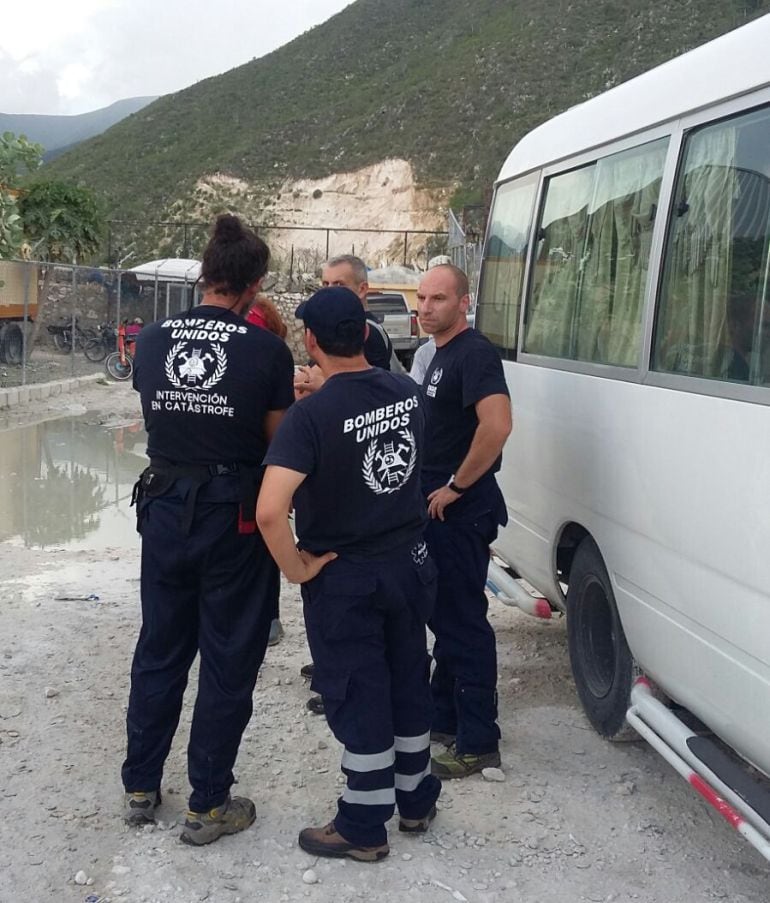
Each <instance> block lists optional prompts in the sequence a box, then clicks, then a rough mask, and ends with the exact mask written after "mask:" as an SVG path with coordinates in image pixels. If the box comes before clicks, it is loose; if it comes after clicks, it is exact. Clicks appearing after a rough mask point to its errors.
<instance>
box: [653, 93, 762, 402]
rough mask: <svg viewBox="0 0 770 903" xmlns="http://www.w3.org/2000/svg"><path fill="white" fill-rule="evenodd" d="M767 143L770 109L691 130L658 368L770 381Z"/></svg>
mask: <svg viewBox="0 0 770 903" xmlns="http://www.w3.org/2000/svg"><path fill="white" fill-rule="evenodd" d="M768 148H770V112H768V110H767V109H762V110H755V111H752V112H750V113H744V114H742V115H740V116H736V117H733V118H731V119H728V120H723V121H722V122H719V123H716V124H713V125H709V126H706V127H704V128H700V129H697V130H694V131H692V132H691V133H690V134H689V135H688V136H687V140H686V143H685V149H684V157H683V163H682V165H681V168H680V173H679V176H678V180H677V186H676V191H675V195H674V205H673V210H672V217H671V223H670V225H669V230H668V231H669V235H668V242H667V247H666V255H665V260H664V269H663V278H662V282H661V292H660V301H659V308H658V313H657V323H656V329H655V343H654V353H653V361H652V367H653V369H655V370H662V371H665V372H668V373H680V374H685V375H687V376H699V377H705V378H707V379H717V380H724V381H728V382H735V383H739V384H744V385H767V384H768V383H770V310H769V309H768V300H769V299H768V285H767V283H768V267H769V263H768V240H769V239H770V228H768V218H769V216H770V181H769V180H768V176H770V151H768ZM765 337H767V338H766V339H765Z"/></svg>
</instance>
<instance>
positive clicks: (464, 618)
mask: <svg viewBox="0 0 770 903" xmlns="http://www.w3.org/2000/svg"><path fill="white" fill-rule="evenodd" d="M469 300H470V299H469V295H468V279H467V277H466V276H465V273H463V271H462V270H460V269H458V268H457V267H454V266H452V265H451V264H442V265H440V266H436V267H434V268H433V269H431V270H428V272H427V273H426V274H425V275H424V276H423V278H422V280H421V282H420V286H419V288H418V290H417V305H418V311H419V317H420V324H421V325H422V328H423V330H424V331H425V332H427V333H428V334H430V335H432V336H433V337H434V339H435V342H436V353H435V354H434V356H433V359H432V360H431V362H430V364H429V365H428V369H427V371H426V373H425V377H424V380H423V384H422V388H423V391H424V392H425V403H426V405H427V407H428V431H427V437H426V446H425V459H424V461H423V468H422V480H423V486H424V490H425V494H426V496H427V498H428V514H429V515H430V522H429V525H428V528H427V530H426V531H425V539H426V541H427V543H428V549H429V551H430V554H431V556H432V557H433V558H434V559H435V561H436V566H437V567H438V572H439V589H438V595H437V600H436V608H435V611H434V614H433V618H432V619H431V621H430V623H429V627H430V629H431V630H432V631H433V634H434V635H435V638H436V641H435V644H434V647H433V658H434V660H435V663H436V667H435V669H434V671H433V677H432V679H431V688H432V690H433V702H434V704H435V707H436V714H435V718H434V722H433V738H434V739H435V740H438V741H443V742H444V743H446V744H447V746H448V749H447V751H446V752H444V753H443V754H441V755H439V756H436V757H435V758H434V759H433V773H434V774H435V775H438V776H439V777H440V778H459V777H463V776H465V775H468V774H473V773H474V772H477V771H481V770H482V769H483V768H486V767H488V766H496V765H499V764H500V753H499V749H498V741H499V739H500V730H499V728H498V726H497V653H496V648H495V633H494V630H493V629H492V626H491V625H490V623H489V621H488V620H487V598H486V595H485V593H484V586H485V584H486V577H487V569H488V567H489V546H490V544H491V543H492V542H493V541H494V540H495V538H496V536H497V529H498V526H499V525H500V524H505V523H506V521H507V515H506V511H505V502H504V500H503V497H502V494H501V492H500V490H499V488H498V486H497V482H496V481H495V473H496V472H497V471H498V470H499V469H500V462H501V454H502V449H503V445H504V444H505V440H506V439H507V437H508V435H509V434H510V432H511V404H510V398H509V396H508V388H507V386H506V383H505V376H504V374H503V367H502V362H501V361H500V356H499V354H498V353H497V351H495V349H494V348H493V346H492V344H491V343H490V342H489V341H488V340H487V339H486V338H485V337H484V336H483V335H481V334H480V333H478V332H476V330H475V329H471V328H469V327H468V323H467V320H466V316H465V315H466V312H467V310H468V303H469Z"/></svg>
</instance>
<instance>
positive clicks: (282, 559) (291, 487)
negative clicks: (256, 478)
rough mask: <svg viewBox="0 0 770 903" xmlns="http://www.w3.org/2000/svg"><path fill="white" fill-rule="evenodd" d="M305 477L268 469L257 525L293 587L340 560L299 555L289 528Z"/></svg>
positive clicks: (272, 467)
mask: <svg viewBox="0 0 770 903" xmlns="http://www.w3.org/2000/svg"><path fill="white" fill-rule="evenodd" d="M305 477H306V474H304V473H299V472H298V471H296V470H290V469H289V468H288V467H277V466H275V465H272V464H271V465H269V466H268V467H267V469H266V471H265V478H264V480H263V481H262V487H261V489H260V491H259V501H258V502H257V523H258V524H259V529H260V531H261V533H262V536H263V537H264V540H265V544H266V545H267V547H268V549H269V550H270V554H271V555H272V556H273V559H274V560H275V563H276V564H277V565H278V567H279V568H280V569H281V570H282V571H283V573H284V575H285V576H286V579H287V580H288V581H289V582H290V583H306V582H307V581H308V580H312V579H313V577H315V576H316V575H317V574H318V573H319V572H320V571H321V569H322V568H323V567H324V566H325V565H326V564H328V563H329V562H330V561H332V560H333V559H335V558H336V557H337V554H336V552H327V553H326V554H325V555H312V554H311V553H310V552H300V551H299V550H298V549H297V546H296V544H295V541H294V534H293V533H292V532H291V527H290V526H289V508H290V506H291V500H292V498H293V496H294V493H295V492H296V491H297V489H298V488H299V487H300V485H301V484H302V481H303V480H304V479H305Z"/></svg>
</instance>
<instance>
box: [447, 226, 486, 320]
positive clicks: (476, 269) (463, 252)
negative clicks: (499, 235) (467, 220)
mask: <svg viewBox="0 0 770 903" xmlns="http://www.w3.org/2000/svg"><path fill="white" fill-rule="evenodd" d="M483 250H484V240H483V237H482V235H481V233H480V232H476V231H472V230H469V231H466V229H464V228H463V226H462V225H461V224H460V221H459V220H458V219H457V216H456V215H455V213H454V211H452V210H450V211H449V214H448V216H447V252H446V253H447V255H448V256H449V257H450V259H451V261H452V263H453V264H454V265H455V266H457V267H460V269H461V270H463V271H464V272H465V273H466V274H467V276H468V282H469V284H470V287H471V300H472V303H473V308H474V309H475V305H476V294H477V291H478V285H479V275H480V273H481V258H482V253H483Z"/></svg>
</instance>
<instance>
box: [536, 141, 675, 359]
mask: <svg viewBox="0 0 770 903" xmlns="http://www.w3.org/2000/svg"><path fill="white" fill-rule="evenodd" d="M667 147H668V138H663V139H660V140H658V141H653V142H650V143H649V144H645V145H643V146H642V147H636V148H633V149H631V150H629V151H623V152H622V153H618V154H613V155H612V156H609V157H605V158H603V159H601V160H599V161H597V162H596V163H593V164H591V165H589V166H585V167H582V168H581V169H576V170H572V171H571V172H568V173H564V174H563V175H559V176H555V177H553V178H552V179H550V180H549V182H548V184H547V188H546V196H545V205H544V207H543V214H542V218H541V223H540V229H539V233H538V236H539V246H538V252H537V259H536V263H535V268H534V276H533V282H532V295H531V300H530V303H529V309H528V311H527V330H526V337H525V344H524V350H525V351H527V352H530V353H532V354H542V355H547V356H549V357H559V358H569V359H572V360H578V361H588V362H591V363H599V364H613V365H615V366H620V367H636V366H638V364H639V356H640V349H641V334H642V308H643V306H644V295H645V288H646V284H647V273H648V267H649V260H650V245H651V239H652V229H653V225H654V220H655V211H656V209H657V204H658V196H659V193H660V184H661V176H662V173H663V166H664V163H665V158H666V150H667Z"/></svg>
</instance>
